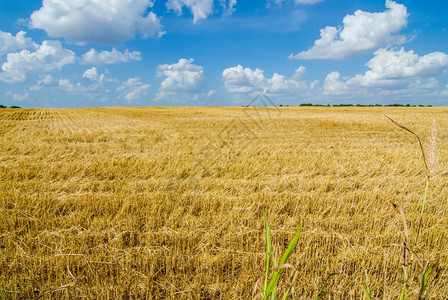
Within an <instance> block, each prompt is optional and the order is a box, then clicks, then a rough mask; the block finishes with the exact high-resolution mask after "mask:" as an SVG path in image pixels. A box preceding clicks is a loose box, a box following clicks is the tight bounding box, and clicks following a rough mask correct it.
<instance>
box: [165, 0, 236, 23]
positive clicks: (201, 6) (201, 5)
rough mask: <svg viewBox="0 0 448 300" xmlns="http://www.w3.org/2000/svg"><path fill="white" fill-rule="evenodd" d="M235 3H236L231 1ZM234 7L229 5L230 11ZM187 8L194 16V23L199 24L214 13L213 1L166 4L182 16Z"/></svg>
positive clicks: (171, 0)
mask: <svg viewBox="0 0 448 300" xmlns="http://www.w3.org/2000/svg"><path fill="white" fill-rule="evenodd" d="M230 2H232V3H233V2H235V3H236V1H230ZM233 5H234V4H232V5H231V7H230V4H229V7H230V9H231V10H232V9H233ZM184 6H185V7H187V8H188V9H189V10H190V11H191V13H192V14H193V23H197V22H198V21H200V20H202V19H207V17H208V16H209V15H210V14H211V13H212V12H213V0H168V1H167V2H166V8H167V9H168V10H173V11H174V12H175V13H176V14H177V15H181V14H182V8H183V7H184Z"/></svg>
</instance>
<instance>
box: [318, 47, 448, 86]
mask: <svg viewBox="0 0 448 300" xmlns="http://www.w3.org/2000/svg"><path fill="white" fill-rule="evenodd" d="M367 66H368V67H369V70H368V71H366V72H365V73H364V74H358V75H356V76H354V77H351V78H346V79H345V80H342V79H341V78H340V74H339V73H338V72H332V73H330V74H328V75H327V78H326V79H325V82H324V92H325V93H326V94H341V93H344V92H349V91H351V90H353V89H355V88H373V87H379V88H392V89H393V88H402V87H404V86H410V85H415V84H416V83H418V86H419V88H421V89H431V88H434V87H436V86H437V84H438V82H437V81H436V80H435V79H434V78H433V77H434V76H437V75H440V74H442V73H443V72H446V71H447V70H448V55H447V54H445V53H442V52H432V53H429V54H426V55H423V56H419V55H418V54H417V53H415V52H414V51H413V50H410V51H405V50H404V48H401V49H399V50H397V49H379V50H377V51H375V53H374V57H373V58H372V59H371V60H370V61H369V62H368V63H367Z"/></svg>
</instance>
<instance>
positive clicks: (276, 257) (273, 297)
mask: <svg viewBox="0 0 448 300" xmlns="http://www.w3.org/2000/svg"><path fill="white" fill-rule="evenodd" d="M277 260H278V249H275V251H274V270H277V267H278V264H277ZM277 288H278V286H277V285H275V287H274V290H273V291H272V296H271V299H272V300H277Z"/></svg>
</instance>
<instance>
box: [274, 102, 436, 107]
mask: <svg viewBox="0 0 448 300" xmlns="http://www.w3.org/2000/svg"><path fill="white" fill-rule="evenodd" d="M279 106H280V107H285V106H293V105H282V104H280V105H279ZM299 106H326V107H351V106H356V107H417V106H418V107H425V105H422V104H420V105H410V104H406V105H405V104H399V103H394V104H386V105H382V104H333V105H331V104H327V105H323V104H313V103H301V104H299ZM426 107H432V105H426Z"/></svg>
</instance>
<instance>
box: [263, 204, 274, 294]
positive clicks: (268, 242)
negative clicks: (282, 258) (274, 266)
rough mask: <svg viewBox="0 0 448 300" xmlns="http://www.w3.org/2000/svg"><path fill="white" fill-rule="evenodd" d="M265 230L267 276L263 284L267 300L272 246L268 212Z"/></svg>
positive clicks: (265, 217) (265, 216) (265, 219)
mask: <svg viewBox="0 0 448 300" xmlns="http://www.w3.org/2000/svg"><path fill="white" fill-rule="evenodd" d="M264 228H265V232H266V274H265V277H264V284H263V297H264V299H267V297H269V296H268V295H267V288H268V280H269V267H270V265H271V253H272V252H271V250H272V244H271V229H270V228H269V224H268V217H267V215H266V212H265V213H264Z"/></svg>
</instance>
